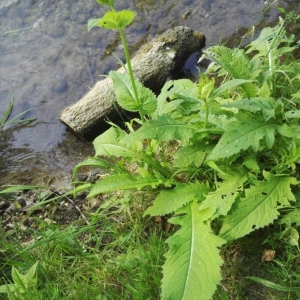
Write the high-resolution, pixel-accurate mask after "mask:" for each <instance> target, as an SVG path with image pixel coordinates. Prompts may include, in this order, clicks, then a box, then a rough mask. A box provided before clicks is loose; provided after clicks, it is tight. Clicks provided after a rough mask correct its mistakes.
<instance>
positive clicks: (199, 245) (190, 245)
mask: <svg viewBox="0 0 300 300" xmlns="http://www.w3.org/2000/svg"><path fill="white" fill-rule="evenodd" d="M203 214H205V213H203V212H200V211H199V209H198V204H197V203H195V202H193V203H191V204H190V205H188V206H187V207H186V214H185V215H183V216H180V217H175V218H172V219H170V220H169V221H170V222H171V223H173V224H175V225H180V226H181V228H180V229H179V230H178V231H177V232H176V233H175V234H174V235H173V236H172V237H170V238H169V239H168V240H167V243H168V244H169V247H170V249H169V251H168V252H167V253H166V255H165V256H166V262H165V264H164V266H163V279H162V295H161V299H162V300H166V299H168V300H178V299H180V300H191V299H201V300H209V299H211V297H212V295H213V293H214V291H215V289H216V288H217V284H218V283H219V282H220V280H221V279H222V276H221V270H220V268H221V265H222V264H223V261H222V259H221V257H220V254H219V247H220V246H221V245H222V244H224V243H225V241H224V240H223V239H221V238H219V237H217V236H216V235H214V234H213V233H212V231H211V229H210V227H209V226H208V225H206V224H204V223H203V220H205V219H206V218H205V217H203Z"/></svg>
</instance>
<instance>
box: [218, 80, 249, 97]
mask: <svg viewBox="0 0 300 300" xmlns="http://www.w3.org/2000/svg"><path fill="white" fill-rule="evenodd" d="M250 82H253V80H247V79H232V80H229V81H227V82H225V83H223V84H222V85H221V86H220V87H218V88H217V89H216V90H215V91H214V92H213V97H215V96H217V95H219V94H221V93H222V92H224V91H226V90H229V89H232V88H234V87H237V86H239V85H242V84H245V83H250Z"/></svg>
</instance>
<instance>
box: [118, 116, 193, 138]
mask: <svg viewBox="0 0 300 300" xmlns="http://www.w3.org/2000/svg"><path fill="white" fill-rule="evenodd" d="M195 132H196V128H195V127H194V126H192V125H189V124H186V123H183V122H181V121H179V120H174V119H173V118H171V117H169V116H167V115H163V116H159V117H157V118H156V119H153V120H150V121H148V122H146V123H145V124H144V125H143V126H142V127H141V128H139V129H138V130H137V131H135V132H133V133H130V134H129V135H128V136H126V137H125V138H124V139H123V142H124V143H129V142H133V141H137V140H142V139H155V140H158V141H170V140H174V139H175V140H188V139H189V138H190V137H191V136H192V135H193V134H194V133H195Z"/></svg>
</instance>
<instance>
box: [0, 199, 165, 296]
mask: <svg viewBox="0 0 300 300" xmlns="http://www.w3.org/2000/svg"><path fill="white" fill-rule="evenodd" d="M139 201H140V199H139ZM139 201H138V200H136V201H135V202H136V204H135V205H133V206H132V208H131V211H130V214H134V217H136V216H137V214H138V213H139V212H140V203H139ZM116 210H118V213H117V214H116V213H115V211H116ZM128 212H129V211H127V212H126V208H125V207H123V208H122V207H121V205H117V206H116V207H115V210H114V213H113V212H112V211H111V208H110V209H104V210H102V211H99V212H96V213H92V214H91V215H90V216H89V220H90V224H89V225H86V224H76V225H75V224H70V225H68V226H66V227H65V228H62V227H61V226H59V225H48V224H47V223H46V222H43V221H39V229H38V230H33V231H31V232H26V234H24V233H20V232H15V233H14V234H13V235H10V236H7V235H6V234H5V233H4V232H2V236H3V239H2V246H1V249H2V254H3V255H2V256H1V258H0V261H1V267H0V275H1V278H2V279H1V282H0V284H5V283H7V282H11V281H12V278H11V275H10V274H11V268H12V266H14V267H16V268H17V269H18V270H20V271H21V272H22V273H25V272H26V270H28V269H29V268H30V267H31V266H32V265H33V264H34V263H35V262H37V261H38V262H39V266H38V272H37V273H38V274H37V278H38V284H37V287H36V288H32V289H31V290H30V291H29V292H30V293H29V294H27V293H26V295H25V298H24V299H120V298H121V299H159V294H160V290H159V286H160V279H161V275H160V273H161V265H162V263H163V254H162V253H164V251H165V244H164V242H163V235H164V234H163V233H162V232H158V231H159V229H157V228H156V227H155V226H156V225H155V224H154V223H152V221H150V222H149V220H142V219H141V218H140V216H139V217H138V218H135V221H134V222H132V217H131V215H129V213H128ZM149 226H150V227H152V228H150V227H149ZM20 235H21V236H22V238H21V240H20ZM24 239H26V240H27V241H26V242H25V243H24V242H23V243H22V242H21V241H22V240H24ZM0 295H1V294H0ZM29 295H30V296H29ZM0 299H2V298H1V296H0ZM3 299H6V298H3Z"/></svg>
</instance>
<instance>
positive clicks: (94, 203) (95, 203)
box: [87, 198, 101, 210]
mask: <svg viewBox="0 0 300 300" xmlns="http://www.w3.org/2000/svg"><path fill="white" fill-rule="evenodd" d="M87 201H88V208H89V209H90V210H91V209H97V208H99V207H100V205H101V201H100V200H99V199H98V198H91V199H88V200H87Z"/></svg>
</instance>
